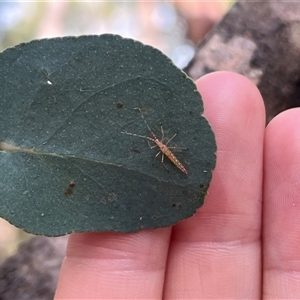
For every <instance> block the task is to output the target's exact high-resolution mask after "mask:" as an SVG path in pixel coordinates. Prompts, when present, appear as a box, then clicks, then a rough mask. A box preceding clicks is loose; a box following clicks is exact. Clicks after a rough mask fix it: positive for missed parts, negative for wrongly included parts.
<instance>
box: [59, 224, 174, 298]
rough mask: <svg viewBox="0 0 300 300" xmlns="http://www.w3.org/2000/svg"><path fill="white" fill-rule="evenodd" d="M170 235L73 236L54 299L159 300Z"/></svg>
mask: <svg viewBox="0 0 300 300" xmlns="http://www.w3.org/2000/svg"><path fill="white" fill-rule="evenodd" d="M170 232H171V231H170V228H164V229H157V230H143V231H140V232H138V233H132V234H117V233H84V234H83V233H82V234H72V235H71V236H70V238H69V243H68V248H67V255H66V258H65V260H64V262H63V265H62V269H61V273H60V278H59V283H58V287H57V292H56V297H55V299H124V297H125V298H126V299H144V298H145V295H147V297H149V299H161V295H162V291H163V281H164V274H165V264H166V256H167V250H168V244H169V236H170Z"/></svg>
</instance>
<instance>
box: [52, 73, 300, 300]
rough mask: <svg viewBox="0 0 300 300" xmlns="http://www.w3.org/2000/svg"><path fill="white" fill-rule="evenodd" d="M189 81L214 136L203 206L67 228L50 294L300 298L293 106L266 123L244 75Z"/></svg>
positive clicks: (298, 113) (297, 141) (298, 112)
mask: <svg viewBox="0 0 300 300" xmlns="http://www.w3.org/2000/svg"><path fill="white" fill-rule="evenodd" d="M196 84H197V87H198V89H199V91H200V93H201V94H202V96H203V101H204V108H205V116H206V117H207V119H208V120H209V122H210V124H211V126H212V128H213V130H214V132H215V134H216V140H217V146H218V152H217V166H216V169H215V170H214V173H213V179H212V182H211V185H210V188H209V194H208V196H207V197H206V200H205V204H204V206H203V207H202V208H201V209H199V210H198V211H197V213H196V214H195V215H194V216H193V217H191V218H189V219H187V220H184V221H182V222H180V223H179V224H177V225H176V226H173V227H169V228H163V229H157V230H142V231H140V232H137V233H133V234H117V233H85V234H72V235H70V237H69V243H68V249H67V254H66V258H65V260H64V262H63V266H62V270H61V274H60V278H59V283H58V288H57V293H56V298H55V299H297V298H298V299H299V297H300V272H299V271H300V249H299V248H300V217H299V216H300V196H299V195H300V194H299V191H300V180H299V177H300V175H299V174H300V155H299V153H300V151H299V150H300V131H299V130H298V129H299V128H300V109H298V108H295V109H291V110H288V111H285V112H283V113H281V114H280V115H278V116H277V117H275V118H274V119H273V120H272V121H271V122H270V123H269V125H268V126H267V128H265V111H264V105H263V101H262V98H261V96H260V93H259V92H258V90H257V88H256V87H255V86H254V85H253V84H252V83H251V82H250V81H249V80H248V79H246V78H244V77H243V76H240V75H237V74H234V73H229V72H217V73H213V74H209V75H207V76H204V77H203V78H201V79H200V80H198V81H197V82H196Z"/></svg>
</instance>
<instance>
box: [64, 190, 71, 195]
mask: <svg viewBox="0 0 300 300" xmlns="http://www.w3.org/2000/svg"><path fill="white" fill-rule="evenodd" d="M72 194H73V191H72V189H67V190H65V192H64V195H65V196H71V195H72Z"/></svg>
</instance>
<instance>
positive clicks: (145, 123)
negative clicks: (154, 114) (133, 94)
mask: <svg viewBox="0 0 300 300" xmlns="http://www.w3.org/2000/svg"><path fill="white" fill-rule="evenodd" d="M134 109H138V110H139V111H140V113H141V116H142V118H143V120H144V122H145V124H146V126H147V128H148V129H149V131H150V132H151V134H152V136H153V137H154V139H157V137H156V135H155V134H154V132H153V131H152V130H151V128H150V126H149V125H148V123H147V121H146V119H145V118H144V115H143V113H142V110H141V109H140V108H139V107H135V108H134Z"/></svg>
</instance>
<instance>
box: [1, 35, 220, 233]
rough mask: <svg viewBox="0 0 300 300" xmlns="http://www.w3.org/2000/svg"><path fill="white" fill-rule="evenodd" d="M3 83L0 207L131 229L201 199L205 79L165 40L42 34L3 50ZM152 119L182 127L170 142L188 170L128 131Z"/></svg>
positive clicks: (206, 141)
mask: <svg viewBox="0 0 300 300" xmlns="http://www.w3.org/2000/svg"><path fill="white" fill-rule="evenodd" d="M0 91H1V94H0V177H1V180H0V215H1V216H2V217H3V218H5V219H6V220H8V221H9V222H11V223H12V224H14V225H15V226H18V227H20V228H23V229H24V230H25V231H28V232H31V233H34V234H43V235H49V236H58V235H63V234H67V233H70V232H84V231H118V232H133V231H137V230H139V229H141V228H158V227H165V226H170V225H173V224H175V223H177V222H178V221H179V220H182V219H184V218H187V217H190V216H192V215H193V214H194V213H195V212H196V209H197V208H199V207H200V206H201V205H202V204H203V200H204V197H205V195H206V193H207V189H208V186H209V182H210V180H211V176H212V170H213V168H214V166H215V151H216V145H215V139H214V134H213V132H212V130H211V128H210V126H209V124H208V122H207V120H206V119H205V118H204V117H203V116H202V112H203V106H202V101H201V97H200V95H199V93H198V92H197V90H196V86H195V85H194V83H193V82H192V80H191V79H189V78H187V76H186V75H185V74H184V73H183V72H182V71H180V70H179V69H177V68H176V67H175V66H174V65H173V63H172V62H171V61H170V60H169V59H168V58H167V57H166V56H165V55H163V54H162V53H161V52H159V51H158V50H156V49H154V48H152V47H150V46H145V45H143V44H141V43H139V42H137V41H134V40H131V39H124V38H122V37H120V36H116V35H110V34H105V35H102V36H81V37H78V38H76V37H66V38H55V39H48V40H37V41H32V42H30V43H25V44H21V45H18V46H16V47H14V48H11V49H7V50H6V51H4V52H3V53H1V54H0ZM137 108H139V109H140V110H139V109H137ZM147 124H148V126H149V127H150V128H151V131H153V133H154V134H155V135H156V136H157V137H158V139H159V140H160V139H161V135H162V133H161V124H162V127H163V131H164V140H163V143H164V144H166V143H168V139H170V138H171V137H172V136H173V135H174V134H176V133H177V135H176V136H175V137H174V138H173V139H172V140H171V141H170V142H169V143H168V147H170V150H171V151H172V152H173V153H174V155H176V157H177V159H178V160H179V161H180V162H181V163H182V165H183V166H184V167H185V168H186V170H187V172H188V174H185V173H184V172H182V171H181V170H180V169H179V168H177V167H176V166H175V165H174V164H173V163H172V162H171V161H170V160H169V159H168V157H166V155H165V157H164V162H163V163H162V162H161V156H160V155H159V156H158V157H157V158H156V159H155V156H156V153H158V151H159V149H158V148H157V147H156V148H150V147H149V144H150V146H151V147H152V146H154V143H153V142H152V141H151V140H147V139H146V138H142V137H138V136H134V135H129V134H125V133H124V132H127V133H131V134H136V135H141V136H147V137H150V138H153V135H152V133H151V132H150V130H149V128H148V127H147ZM148 142H149V144H148ZM173 147H175V148H173ZM176 148H177V149H176ZM179 148H181V149H179ZM182 148H185V149H182ZM177 150H178V151H177Z"/></svg>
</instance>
